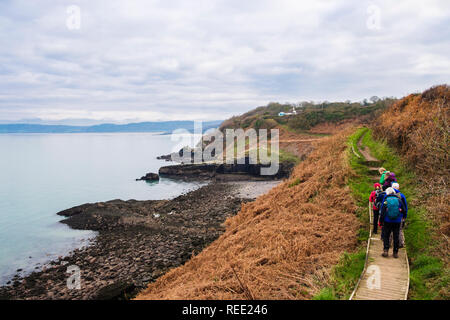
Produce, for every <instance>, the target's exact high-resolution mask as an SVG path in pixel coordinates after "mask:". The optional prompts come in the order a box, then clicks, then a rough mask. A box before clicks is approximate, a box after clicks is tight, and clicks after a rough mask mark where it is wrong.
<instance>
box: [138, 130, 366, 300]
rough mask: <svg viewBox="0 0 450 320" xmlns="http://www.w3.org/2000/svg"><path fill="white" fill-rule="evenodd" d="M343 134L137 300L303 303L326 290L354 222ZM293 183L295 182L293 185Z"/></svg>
mask: <svg viewBox="0 0 450 320" xmlns="http://www.w3.org/2000/svg"><path fill="white" fill-rule="evenodd" d="M349 133H350V132H349V131H346V132H343V133H341V134H338V135H336V136H333V137H328V138H324V139H323V140H321V141H319V142H317V143H316V144H317V146H316V150H315V151H313V152H312V153H311V154H310V156H309V157H308V158H307V159H306V160H305V161H304V162H302V163H300V164H299V165H298V166H297V167H296V168H295V170H294V172H293V174H292V176H291V178H290V179H289V180H288V181H285V182H284V183H282V184H280V185H279V186H277V187H276V188H274V189H272V190H271V191H270V192H269V193H268V194H267V195H264V196H261V197H259V198H258V199H257V200H256V201H254V202H251V203H247V204H245V205H243V207H242V210H241V211H240V212H239V213H238V214H237V215H236V216H234V217H231V218H229V219H228V220H227V221H226V232H225V233H224V234H223V235H222V236H221V237H220V238H219V239H217V240H216V241H215V242H213V243H212V244H211V245H210V246H209V247H207V248H206V249H205V250H204V251H202V252H201V253H200V254H199V255H197V256H195V257H193V258H192V259H191V260H189V261H188V262H187V263H186V264H185V265H183V266H181V267H178V268H176V269H173V270H171V271H169V272H168V273H167V274H165V275H164V276H162V277H161V278H159V279H158V280H157V281H156V282H155V283H152V284H150V285H149V287H148V288H147V289H146V290H145V291H143V292H142V293H141V294H140V295H139V296H138V297H137V299H309V298H311V297H312V296H314V295H315V294H317V293H318V292H319V291H320V290H321V289H322V288H323V287H325V286H326V285H327V281H328V280H329V271H330V270H331V267H332V266H334V265H335V264H336V263H337V262H338V259H339V256H340V255H341V254H342V253H343V252H344V251H352V250H354V249H355V248H356V246H357V232H358V229H359V227H360V222H359V220H358V219H357V217H356V215H355V211H356V208H357V207H356V205H355V203H354V200H353V199H352V197H351V196H350V190H349V189H348V187H347V186H346V181H347V177H349V176H350V175H351V174H352V171H351V168H350V167H349V164H348V159H347V153H346V139H347V136H348V135H349ZM294 182H295V183H294Z"/></svg>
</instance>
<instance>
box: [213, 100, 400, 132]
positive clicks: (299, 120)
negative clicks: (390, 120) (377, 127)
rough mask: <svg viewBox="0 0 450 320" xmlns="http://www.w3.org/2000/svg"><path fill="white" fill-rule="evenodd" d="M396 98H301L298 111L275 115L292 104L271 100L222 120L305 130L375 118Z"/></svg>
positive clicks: (234, 124) (226, 125) (230, 124)
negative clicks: (362, 100) (317, 100)
mask: <svg viewBox="0 0 450 320" xmlns="http://www.w3.org/2000/svg"><path fill="white" fill-rule="evenodd" d="M394 101H395V99H392V98H385V99H382V100H378V101H376V102H372V103H366V104H360V103H358V102H353V103H351V102H324V103H320V104H319V103H317V104H314V103H311V102H303V103H302V104H301V106H299V105H296V106H295V108H296V111H297V115H288V116H282V117H280V116H278V113H279V112H291V111H292V108H293V105H292V104H279V103H270V104H268V105H267V106H265V107H258V108H256V109H254V110H252V111H249V112H247V113H245V114H243V115H241V116H237V117H233V118H231V119H229V120H226V121H224V122H223V123H222V125H221V129H225V128H244V129H245V128H249V127H252V128H256V129H258V128H267V129H270V128H274V127H276V126H280V125H281V126H283V127H285V128H286V129H290V130H293V131H306V130H309V129H311V128H313V127H314V126H316V125H318V124H322V123H334V124H337V123H340V122H342V121H344V120H351V119H358V120H361V121H367V120H370V119H372V118H375V117H376V115H377V114H379V113H380V112H381V111H383V110H384V109H386V108H388V107H389V106H391V105H392V104H393V103H394Z"/></svg>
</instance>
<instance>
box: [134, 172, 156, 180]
mask: <svg viewBox="0 0 450 320" xmlns="http://www.w3.org/2000/svg"><path fill="white" fill-rule="evenodd" d="M139 180H144V181H158V180H159V175H158V174H157V173H153V172H149V173H147V174H146V175H145V176H143V177H141V178H140V179H136V181H139Z"/></svg>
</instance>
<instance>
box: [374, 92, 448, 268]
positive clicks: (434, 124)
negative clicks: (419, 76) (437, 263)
mask: <svg viewBox="0 0 450 320" xmlns="http://www.w3.org/2000/svg"><path fill="white" fill-rule="evenodd" d="M375 133H376V135H377V136H378V137H381V138H384V139H386V140H387V141H388V142H389V143H390V144H391V145H394V146H395V147H397V149H398V150H399V151H400V152H401V154H402V156H403V158H404V159H405V160H406V161H407V162H408V163H410V164H413V166H414V171H415V172H416V174H417V178H418V180H419V182H420V184H421V187H420V189H421V190H420V193H421V199H420V201H421V202H425V206H426V208H427V211H428V215H429V216H428V218H429V219H431V220H432V221H433V222H434V223H433V225H434V226H435V227H436V231H437V236H438V239H437V241H438V242H439V243H440V245H439V246H437V249H438V250H440V253H439V256H441V257H442V258H443V260H444V261H445V262H446V265H449V263H450V258H449V252H450V242H449V237H450V197H449V196H450V189H449V183H450V158H449V150H450V87H449V86H448V85H440V86H435V87H432V88H430V89H428V90H426V91H424V92H423V93H422V94H411V95H409V96H407V97H405V98H403V99H401V100H400V101H398V102H397V103H395V104H394V105H393V107H392V108H391V109H389V110H388V111H387V112H385V113H384V114H383V115H382V116H381V117H380V121H379V122H378V123H377V125H376V127H375Z"/></svg>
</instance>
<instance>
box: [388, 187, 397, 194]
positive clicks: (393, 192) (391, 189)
mask: <svg viewBox="0 0 450 320" xmlns="http://www.w3.org/2000/svg"><path fill="white" fill-rule="evenodd" d="M390 194H395V190H394V189H393V188H392V187H389V188H387V189H386V195H390Z"/></svg>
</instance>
